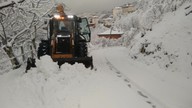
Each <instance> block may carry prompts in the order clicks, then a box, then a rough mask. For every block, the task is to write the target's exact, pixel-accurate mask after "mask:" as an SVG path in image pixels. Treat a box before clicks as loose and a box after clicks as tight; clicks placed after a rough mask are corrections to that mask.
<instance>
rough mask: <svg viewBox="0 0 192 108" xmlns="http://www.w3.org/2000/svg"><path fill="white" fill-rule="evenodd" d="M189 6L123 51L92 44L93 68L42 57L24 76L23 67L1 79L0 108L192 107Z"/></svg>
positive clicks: (171, 14)
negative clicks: (60, 62) (61, 63)
mask: <svg viewBox="0 0 192 108" xmlns="http://www.w3.org/2000/svg"><path fill="white" fill-rule="evenodd" d="M190 5H191V4H188V3H185V4H184V5H183V6H181V7H180V8H178V9H177V11H174V12H169V13H166V14H164V15H163V16H162V19H161V20H159V22H156V24H154V25H153V26H152V31H146V34H145V35H144V36H142V35H141V34H140V33H138V35H136V36H134V37H133V39H132V40H131V41H130V43H129V46H127V47H108V48H107V47H106V48H101V47H100V48H98V47H96V46H94V45H93V46H91V45H90V47H91V50H90V51H91V52H90V54H91V55H92V56H93V59H94V69H93V70H91V69H86V68H85V67H84V66H83V65H82V64H74V65H70V64H64V65H62V66H61V68H58V65H57V64H56V63H54V62H52V60H51V58H50V57H49V56H43V57H42V58H41V60H37V63H36V64H37V68H33V69H31V70H29V71H28V73H24V71H25V67H24V66H23V67H21V68H20V69H17V70H13V71H10V72H8V73H4V74H2V75H0V108H128V107H130V108H192V95H191V94H192V71H191V70H192V49H191V46H192V32H191V31H192V13H189V11H190V10H191V7H189V6H190ZM191 6H192V5H191ZM186 7H188V8H186ZM187 13H189V14H188V15H186V14H187ZM0 73H2V72H1V70H0Z"/></svg>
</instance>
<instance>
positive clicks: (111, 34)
mask: <svg viewBox="0 0 192 108" xmlns="http://www.w3.org/2000/svg"><path fill="white" fill-rule="evenodd" d="M123 34H124V33H123V32H121V31H115V30H111V29H109V30H107V31H105V32H103V33H98V34H97V35H98V37H104V38H108V39H118V38H120V37H121V36H122V35H123Z"/></svg>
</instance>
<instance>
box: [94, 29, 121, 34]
mask: <svg viewBox="0 0 192 108" xmlns="http://www.w3.org/2000/svg"><path fill="white" fill-rule="evenodd" d="M109 34H121V35H122V34H123V32H122V31H117V30H111V29H109V30H107V31H105V32H103V33H98V34H97V35H109Z"/></svg>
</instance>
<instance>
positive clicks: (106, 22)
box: [103, 17, 113, 28]
mask: <svg viewBox="0 0 192 108" xmlns="http://www.w3.org/2000/svg"><path fill="white" fill-rule="evenodd" d="M112 24H113V18H110V17H109V18H105V19H103V25H104V26H105V27H108V28H110V27H111V26H112Z"/></svg>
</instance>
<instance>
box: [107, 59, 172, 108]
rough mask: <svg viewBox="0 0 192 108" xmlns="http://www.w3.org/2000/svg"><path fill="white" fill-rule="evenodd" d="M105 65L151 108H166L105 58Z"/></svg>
mask: <svg viewBox="0 0 192 108" xmlns="http://www.w3.org/2000/svg"><path fill="white" fill-rule="evenodd" d="M105 59H106V64H107V65H108V67H109V69H110V70H112V71H113V72H115V73H116V75H117V77H119V78H121V79H122V80H124V82H125V83H126V84H127V86H128V87H129V88H131V89H132V90H134V91H135V92H137V94H138V95H139V96H141V97H142V98H143V99H144V100H145V102H146V103H148V104H150V105H151V107H152V108H168V107H167V106H166V105H165V104H164V103H162V102H161V101H160V100H158V99H156V98H155V97H153V96H152V95H150V94H149V93H148V92H147V91H145V90H144V89H143V88H141V87H140V86H139V85H137V84H136V83H135V82H134V81H132V80H130V78H128V77H127V76H126V75H124V74H123V73H122V72H121V71H119V70H118V69H117V68H116V67H115V66H114V65H113V64H112V63H111V62H110V61H109V60H108V59H107V58H105Z"/></svg>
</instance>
